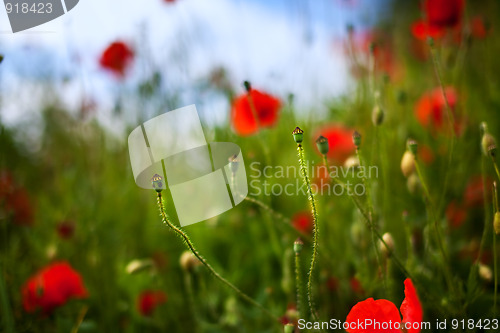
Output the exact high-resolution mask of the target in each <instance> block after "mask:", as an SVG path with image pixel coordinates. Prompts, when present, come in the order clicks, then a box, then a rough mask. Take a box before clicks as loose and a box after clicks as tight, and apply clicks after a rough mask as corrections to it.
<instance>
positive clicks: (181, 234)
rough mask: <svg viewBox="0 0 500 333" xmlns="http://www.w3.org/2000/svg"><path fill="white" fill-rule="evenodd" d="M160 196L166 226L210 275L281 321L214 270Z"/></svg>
mask: <svg viewBox="0 0 500 333" xmlns="http://www.w3.org/2000/svg"><path fill="white" fill-rule="evenodd" d="M157 194H158V200H157V201H158V208H159V209H160V216H161V219H162V221H163V223H164V224H166V225H167V226H168V227H169V228H170V229H172V230H173V231H174V232H175V233H176V234H177V235H178V236H179V237H181V239H182V240H183V241H184V243H185V244H186V246H187V247H188V248H189V250H190V251H191V252H192V253H193V255H194V256H195V257H196V258H198V260H199V261H200V262H201V263H202V264H203V265H204V266H205V267H206V268H207V269H208V271H209V272H210V273H212V274H213V276H214V277H215V278H216V279H217V280H219V281H220V282H222V283H223V284H225V285H226V286H228V287H229V288H231V289H232V290H233V291H235V292H236V293H237V294H238V296H240V297H241V298H242V299H244V300H245V301H247V302H248V303H250V304H252V305H253V306H255V307H257V308H259V309H260V310H261V311H262V312H264V313H265V314H266V315H267V316H268V317H269V318H272V319H273V320H274V321H276V322H277V321H279V318H278V317H276V316H275V315H273V314H272V313H271V312H270V311H269V310H267V309H266V308H264V307H263V306H262V305H260V304H259V303H257V302H256V301H255V300H254V299H253V298H251V297H250V296H248V295H247V294H245V293H244V292H242V291H241V290H240V289H239V288H238V287H236V286H235V285H234V284H232V283H231V282H229V281H228V280H226V279H225V278H223V277H222V276H221V275H220V274H219V273H217V271H215V269H213V268H212V266H211V265H210V264H209V263H208V262H207V261H206V260H205V258H203V257H202V256H201V255H200V254H199V252H198V250H196V248H195V247H194V245H193V243H192V242H191V240H190V239H189V237H188V235H187V234H186V233H185V232H184V231H183V230H182V229H181V228H179V227H177V226H175V225H174V224H173V223H172V222H170V220H169V219H168V216H167V213H166V212H165V206H164V204H163V198H162V195H161V192H157Z"/></svg>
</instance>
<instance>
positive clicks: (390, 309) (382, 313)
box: [346, 298, 401, 333]
mask: <svg viewBox="0 0 500 333" xmlns="http://www.w3.org/2000/svg"><path fill="white" fill-rule="evenodd" d="M367 319H371V320H372V322H373V323H375V322H377V323H380V324H381V325H383V323H387V324H386V325H389V323H392V324H391V326H392V327H393V329H387V330H383V331H384V332H390V333H401V331H400V330H399V329H394V323H400V322H401V317H400V315H399V311H398V308H397V307H396V306H395V305H394V303H392V302H390V301H388V300H385V299H379V300H374V299H373V298H368V299H367V300H365V301H362V302H359V303H358V304H356V305H355V306H353V308H352V309H351V311H350V312H349V314H348V315H347V319H346V322H347V323H348V324H349V329H347V332H349V333H379V332H381V330H380V329H378V328H379V327H375V326H374V325H372V326H367V325H358V323H366V322H367Z"/></svg>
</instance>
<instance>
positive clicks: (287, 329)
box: [283, 323, 295, 333]
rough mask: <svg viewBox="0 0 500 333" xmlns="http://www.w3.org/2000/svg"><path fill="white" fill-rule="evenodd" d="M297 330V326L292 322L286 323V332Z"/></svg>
mask: <svg viewBox="0 0 500 333" xmlns="http://www.w3.org/2000/svg"><path fill="white" fill-rule="evenodd" d="M294 330H295V326H294V325H293V324H291V323H288V324H286V325H285V328H284V330H283V331H284V332H285V333H293V331H294Z"/></svg>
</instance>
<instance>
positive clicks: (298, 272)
mask: <svg viewBox="0 0 500 333" xmlns="http://www.w3.org/2000/svg"><path fill="white" fill-rule="evenodd" d="M295 284H296V290H297V310H298V312H299V316H300V318H303V319H306V318H307V314H306V311H305V308H306V307H305V304H304V298H303V296H304V283H303V281H302V269H301V265H300V253H298V252H295Z"/></svg>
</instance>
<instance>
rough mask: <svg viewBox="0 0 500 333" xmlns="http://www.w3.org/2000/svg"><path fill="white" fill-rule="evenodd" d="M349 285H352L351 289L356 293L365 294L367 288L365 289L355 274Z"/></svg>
mask: <svg viewBox="0 0 500 333" xmlns="http://www.w3.org/2000/svg"><path fill="white" fill-rule="evenodd" d="M349 286H350V287H351V290H352V291H353V292H354V293H355V294H364V293H365V290H364V289H363V286H362V285H361V282H360V281H359V280H358V278H356V277H355V276H353V277H352V278H350V279H349Z"/></svg>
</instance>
